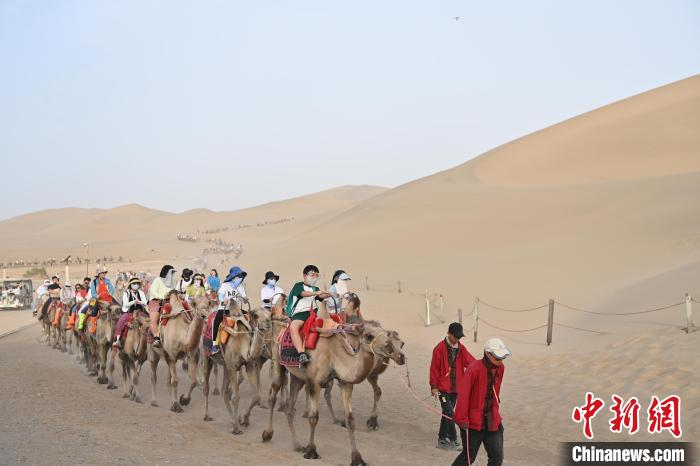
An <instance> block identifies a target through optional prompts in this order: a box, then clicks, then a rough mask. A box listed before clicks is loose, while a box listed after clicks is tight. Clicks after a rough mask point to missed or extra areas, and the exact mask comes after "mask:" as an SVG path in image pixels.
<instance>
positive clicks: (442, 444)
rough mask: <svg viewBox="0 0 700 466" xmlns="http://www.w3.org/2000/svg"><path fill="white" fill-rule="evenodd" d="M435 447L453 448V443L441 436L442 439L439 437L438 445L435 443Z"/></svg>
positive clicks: (441, 448) (442, 448)
mask: <svg viewBox="0 0 700 466" xmlns="http://www.w3.org/2000/svg"><path fill="white" fill-rule="evenodd" d="M435 447H436V448H439V449H440V450H451V449H452V444H451V442H450V441H449V440H448V439H446V438H441V439H438V442H437V445H435Z"/></svg>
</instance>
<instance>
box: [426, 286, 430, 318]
mask: <svg viewBox="0 0 700 466" xmlns="http://www.w3.org/2000/svg"><path fill="white" fill-rule="evenodd" d="M425 326H426V327H430V301H429V300H428V290H425Z"/></svg>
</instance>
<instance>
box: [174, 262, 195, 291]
mask: <svg viewBox="0 0 700 466" xmlns="http://www.w3.org/2000/svg"><path fill="white" fill-rule="evenodd" d="M193 273H194V272H193V271H192V269H188V268H187V267H185V268H184V269H182V275H181V276H180V280H178V281H177V285H176V286H175V289H176V290H177V291H178V293H180V294H185V293H187V287H188V286H190V285H191V284H192V274H193Z"/></svg>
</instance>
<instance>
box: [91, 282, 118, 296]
mask: <svg viewBox="0 0 700 466" xmlns="http://www.w3.org/2000/svg"><path fill="white" fill-rule="evenodd" d="M105 285H107V289H108V290H109V294H111V295H112V296H114V286H113V285H112V282H110V281H109V278H107V277H105ZM90 295H91V296H92V297H93V299H97V278H93V279H92V281H91V282H90Z"/></svg>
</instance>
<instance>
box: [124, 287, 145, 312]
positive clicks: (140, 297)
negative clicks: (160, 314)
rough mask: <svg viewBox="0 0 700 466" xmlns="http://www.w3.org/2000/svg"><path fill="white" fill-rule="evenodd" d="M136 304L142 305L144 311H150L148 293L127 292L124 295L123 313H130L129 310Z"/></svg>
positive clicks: (138, 291)
mask: <svg viewBox="0 0 700 466" xmlns="http://www.w3.org/2000/svg"><path fill="white" fill-rule="evenodd" d="M134 304H140V305H142V306H143V308H144V309H148V301H146V293H144V292H143V291H142V290H140V289H138V290H136V291H134V290H126V291H124V294H122V312H129V308H131V306H133V305H134Z"/></svg>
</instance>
